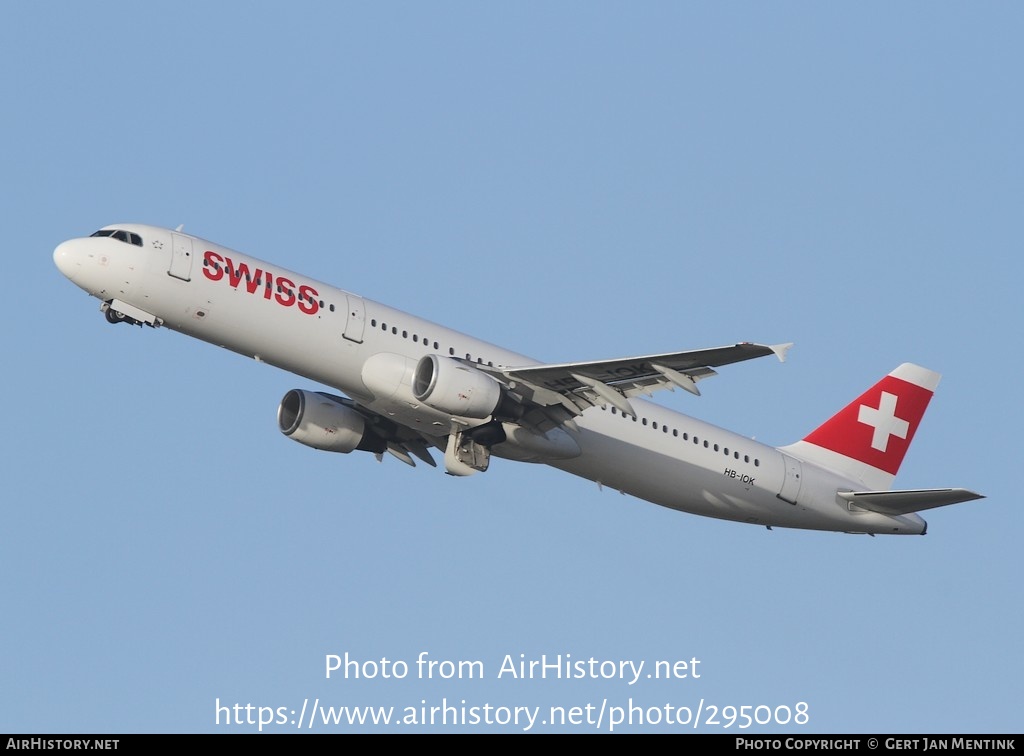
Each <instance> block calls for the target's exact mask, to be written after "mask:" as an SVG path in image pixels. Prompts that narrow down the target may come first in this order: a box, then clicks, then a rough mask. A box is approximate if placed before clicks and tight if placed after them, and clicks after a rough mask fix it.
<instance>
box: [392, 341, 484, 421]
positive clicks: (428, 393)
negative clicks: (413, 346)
mask: <svg viewBox="0 0 1024 756" xmlns="http://www.w3.org/2000/svg"><path fill="white" fill-rule="evenodd" d="M412 394H413V396H415V397H416V399H417V400H419V401H421V402H423V403H424V404H426V405H428V406H429V407H432V408H434V409H436V410H440V411H441V412H447V413H449V414H451V415H456V416H458V417H472V418H477V419H481V420H482V419H483V418H486V417H490V416H491V415H493V414H494V413H495V410H497V409H498V405H499V404H501V400H502V397H503V391H502V386H501V384H500V383H498V381H496V380H494V378H492V377H491V376H489V375H487V374H486V373H483V372H481V371H479V370H476V369H474V368H472V367H470V366H468V365H464V364H463V363H461V362H459V361H458V360H453V359H451V358H450V357H441V356H440V355H436V354H428V355H426V356H425V357H423V358H421V359H420V361H419V363H418V364H417V365H416V374H415V376H414V378H413V383H412Z"/></svg>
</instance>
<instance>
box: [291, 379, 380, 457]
mask: <svg viewBox="0 0 1024 756" xmlns="http://www.w3.org/2000/svg"><path fill="white" fill-rule="evenodd" d="M277 425H278V427H279V428H280V429H281V432H282V433H283V434H284V435H286V436H288V438H290V439H292V440H293V441H298V442H299V443H300V444H305V445H306V446H311V447H313V448H314V449H320V450H321V451H331V452H340V453H342V454H348V453H349V452H350V451H352V450H354V449H361V450H364V451H373V452H377V451H383V450H384V449H385V448H386V446H387V444H386V443H385V442H384V440H383V439H381V438H378V437H377V436H376V435H375V434H373V433H372V432H371V431H369V430H368V429H367V427H366V420H365V419H364V418H363V416H362V415H360V414H359V413H358V412H357V411H356V410H354V409H352V408H351V407H347V406H345V405H344V404H341V403H339V402H337V401H336V400H335V399H333V398H331V397H330V396H329V395H327V394H321V393H318V392H315V391H303V390H302V389H292V390H291V391H289V392H288V393H287V394H285V395H284V399H282V400H281V406H280V407H278V408H277Z"/></svg>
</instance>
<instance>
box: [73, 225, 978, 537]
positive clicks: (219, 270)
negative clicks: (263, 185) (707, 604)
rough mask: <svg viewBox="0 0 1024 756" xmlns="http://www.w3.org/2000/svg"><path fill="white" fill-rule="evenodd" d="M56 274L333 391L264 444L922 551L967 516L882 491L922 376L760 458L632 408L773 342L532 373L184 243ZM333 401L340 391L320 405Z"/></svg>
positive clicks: (495, 352) (518, 361) (908, 371)
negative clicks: (521, 481) (500, 465)
mask: <svg viewBox="0 0 1024 756" xmlns="http://www.w3.org/2000/svg"><path fill="white" fill-rule="evenodd" d="M53 259H54V262H55V263H56V265H57V268H58V269H59V270H60V272H61V273H63V274H64V275H65V276H66V277H67V278H68V279H70V280H71V281H72V282H73V283H75V284H76V285H78V286H79V287H80V288H82V289H84V290H85V291H86V292H87V293H88V294H90V295H91V296H93V297H96V298H97V299H99V300H100V302H101V304H100V310H101V312H102V313H103V314H104V315H105V317H106V319H107V321H109V322H110V323H114V324H118V323H127V324H133V325H140V326H141V325H145V326H149V327H153V328H158V327H163V328H168V329H170V330H173V331H178V332H180V333H183V334H186V335H188V336H192V337H195V338H197V339H200V340H202V341H206V342H209V343H211V344H215V345H217V346H221V347H224V348H226V349H229V350H231V351H234V352H237V353H239V354H242V355H245V356H248V357H251V358H253V359H255V360H257V361H259V362H265V363H268V364H270V365H274V366H276V367H279V368H282V369H284V370H287V371H289V372H292V373H295V374H297V375H299V376H302V377H304V378H306V379H309V380H311V381H314V382H316V383H319V384H323V385H324V386H328V387H330V388H331V389H332V391H319V390H315V389H309V388H297V389H292V390H290V391H288V392H287V393H286V394H285V395H284V398H283V399H282V400H281V402H280V405H279V407H278V410H277V423H278V427H279V429H280V430H281V432H282V433H283V434H284V435H285V436H287V437H288V438H290V439H292V440H294V441H298V442H299V443H301V444H305V445H306V446H310V447H312V448H314V449H319V450H323V451H330V452H338V453H342V454H347V453H350V452H353V451H356V450H359V451H366V452H370V453H373V454H375V455H376V456H377V458H378V460H380V459H382V458H383V455H384V453H389V454H391V455H392V456H394V457H396V458H398V459H399V460H401V461H403V462H405V463H407V464H409V465H413V466H415V464H416V462H415V460H417V459H418V460H421V461H422V462H424V463H426V464H428V465H431V466H435V467H436V464H437V463H436V462H435V460H434V457H433V455H432V454H431V449H436V450H437V451H438V452H441V453H443V460H444V469H445V471H446V472H447V473H448V474H450V475H453V476H466V475H472V474H477V473H481V472H484V471H486V470H487V469H488V466H489V464H490V461H491V457H492V456H496V457H499V458H503V459H510V460H516V461H521V462H533V463H543V464H547V465H550V466H552V467H555V468H557V469H559V470H563V471H565V472H568V473H572V474H573V475H576V476H579V477H582V478H586V479H588V480H590V481H594V482H596V483H597V484H598V485H599V487H601V488H608V489H612V490H617V491H619V492H621V493H623V494H628V495H631V496H635V497H638V498H640V499H644V500H646V501H649V502H653V503H654V504H659V505H661V506H664V507H668V508H671V509H675V510H680V511H683V512H689V513H692V514H696V515H704V516H708V517H715V518H719V519H723V520H733V521H737V522H743V523H751V524H756V525H762V526H766V527H767V528H768V529H769V530H770V529H771V528H773V527H786V528H800V529H808V530H819V531H837V532H843V533H858V534H865V533H866V534H870V535H872V536H873V535H876V534H900V535H915V534H919V535H924V534H925V533H926V532H927V528H928V526H927V523H926V522H925V520H924V519H923V518H922V517H921V516H920V515H919V514H918V512H920V511H923V510H926V509H930V508H933V507H941V506H945V505H949V504H955V503H958V502H964V501H970V500H973V499H980V498H984V497H983V496H982V495H980V494H977V493H975V492H973V491H970V490H966V489H962V488H937V489H917V490H892V485H893V482H894V480H895V477H896V473H897V471H898V470H899V467H900V464H901V462H902V461H903V458H904V455H905V454H906V452H907V449H908V448H909V446H910V442H911V441H912V440H913V438H914V435H915V433H916V432H917V429H918V425H919V424H920V422H921V418H922V417H923V415H924V412H925V409H926V408H927V406H928V402H929V401H930V399H931V397H932V395H933V394H934V392H935V390H936V387H937V386H938V383H939V377H940V376H939V374H938V373H935V372H933V371H931V370H928V369H926V368H923V367H920V366H918V365H914V364H910V363H904V364H902V365H899V366H898V367H896V368H895V369H894V370H893V371H892V372H890V373H889V374H888V375H886V376H884V377H883V378H882V379H881V380H879V381H878V382H877V383H875V384H874V385H873V386H872V387H871V388H869V389H868V390H867V391H865V392H864V393H863V394H861V395H860V396H859V397H858V398H856V399H854V400H853V401H852V402H850V403H849V404H848V405H847V406H846V407H845V408H843V409H842V410H840V411H839V412H838V413H836V414H835V415H834V416H832V417H831V418H830V419H828V420H826V421H825V422H824V423H823V424H822V425H821V426H820V427H818V428H817V429H816V430H814V431H812V432H811V433H810V434H808V435H807V436H805V437H804V438H803V439H801V440H799V441H797V442H795V443H792V444H790V445H788V446H781V447H777V448H776V447H772V446H768V445H765V444H762V443H760V442H757V441H754V440H752V439H750V438H747V437H745V436H742V435H739V434H736V433H733V432H730V431H727V430H724V429H722V428H718V427H716V426H714V425H711V424H708V423H706V422H704V421H702V420H698V419H696V418H693V417H689V416H687V415H684V414H681V413H679V412H676V411H674V410H671V409H669V408H667V407H664V406H662V405H659V404H656V403H654V402H651V401H649V400H648V399H644V398H642V397H644V396H648V397H650V396H652V395H653V392H654V391H657V390H661V389H666V388H668V389H675V388H680V389H682V390H684V391H687V392H689V393H691V394H694V395H697V396H699V395H700V389H699V388H698V385H697V384H698V382H700V381H703V380H705V379H707V378H709V377H711V376H714V375H716V374H717V373H716V368H720V367H723V366H726V365H731V364H734V363H738V362H742V361H745V360H750V359H755V358H759V357H765V356H769V355H775V356H776V357H777V358H778V359H779V360H780V361H784V360H785V357H786V353H787V351H788V350H789V348H790V347H791V346H792V345H791V344H776V345H763V344H754V343H749V342H740V343H736V344H732V345H727V346H722V347H715V348H710V349H697V350H691V351H681V352H667V353H664V354H651V355H643V356H638V357H629V358H624V359H611V360H597V361H590V362H567V363H559V364H543V363H539V362H537V361H536V360H533V359H530V358H529V357H526V356H524V355H521V354H516V353H514V352H511V351H509V350H507V349H502V348H501V347H498V346H495V345H493V344H490V343H487V342H485V341H481V340H480V339H477V338H474V337H472V336H468V335H466V334H463V333H459V332H458V331H454V330H452V329H449V328H445V327H443V326H440V325H438V324H436V323H432V322H430V321H427V320H424V319H422V318H419V317H416V316H414V315H410V314H408V313H406V312H402V311H401V310H398V309H395V308H393V307H389V306H388V305H385V304H382V303H380V302H375V301H372V300H369V299H366V298H364V297H361V296H359V295H358V294H354V293H352V292H349V291H345V290H342V289H338V288H335V287H333V286H330V285H328V284H325V283H323V282H321V281H317V280H314V279H312V278H309V277H307V276H304V275H300V274H298V273H295V272H292V271H290V270H286V269H284V268H281V267H279V266H277V265H273V264H271V263H268V262H264V261H262V260H258V259H256V258H254V257H250V256H248V255H245V254H242V253H241V252H237V251H235V250H232V249H228V248H227V247H223V246H221V245H219V244H215V243H213V242H210V241H207V240H204V239H200V238H198V237H195V236H191V235H189V234H185V233H183V231H182V227H180V226H179V227H178V228H177V229H175V230H170V229H166V228H160V227H157V226H151V225H140V224H117V225H112V226H105V227H103V228H102V229H100V230H99V231H97V232H95V233H94V234H92V235H91V236H88V237H83V238H77V239H71V240H69V241H65V242H63V243H61V244H59V245H58V246H57V247H56V249H55V250H54V253H53ZM334 391H337V392H340V393H333V392H334Z"/></svg>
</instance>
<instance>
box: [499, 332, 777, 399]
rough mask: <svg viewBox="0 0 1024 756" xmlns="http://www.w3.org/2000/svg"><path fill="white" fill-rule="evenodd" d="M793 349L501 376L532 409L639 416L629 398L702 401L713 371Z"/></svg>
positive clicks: (732, 350)
mask: <svg viewBox="0 0 1024 756" xmlns="http://www.w3.org/2000/svg"><path fill="white" fill-rule="evenodd" d="M791 346H792V344H777V345H775V346H766V345H764V344H751V343H741V344H734V345H732V346H724V347H715V348H712V349H698V350H693V351H689V352H667V353H665V354H652V355H646V356H642V357H627V358H623V359H616V360H598V361H593V362H567V363H564V364H559V365H534V366H530V367H522V368H507V369H504V370H501V371H500V373H501V375H503V376H504V377H505V378H506V380H507V381H508V382H509V386H510V388H512V389H513V390H514V391H516V392H517V393H518V394H520V395H521V396H522V397H523V399H524V400H525V401H526V402H527V403H530V404H533V405H536V406H539V407H542V408H543V407H556V406H560V407H562V408H564V409H566V410H568V411H569V412H570V413H571V414H572V415H578V414H580V413H581V412H582V411H583V410H584V409H586V408H587V407H591V406H597V405H601V406H603V405H606V404H611V405H612V406H614V407H618V408H619V409H620V410H621V411H622V412H624V413H625V414H627V415H634V416H635V415H636V413H635V412H634V410H633V408H632V406H631V405H630V403H629V397H632V396H637V395H639V394H648V395H649V394H650V393H651V392H653V391H657V390H659V389H664V388H674V387H676V386H678V387H679V388H682V389H685V390H686V391H689V392H690V393H692V394H696V395H698V396H699V395H700V391H699V390H698V389H697V381H700V380H702V379H704V378H708V377H710V376H712V375H715V374H716V373H715V370H714V368H716V367H721V366H722V365H731V364H732V363H734V362H742V361H744V360H751V359H754V358H755V357H765V356H767V355H770V354H774V355H776V356H777V357H778V358H779V359H780V360H785V357H786V352H787V351H788V350H789V348H790V347H791Z"/></svg>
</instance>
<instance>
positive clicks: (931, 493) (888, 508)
mask: <svg viewBox="0 0 1024 756" xmlns="http://www.w3.org/2000/svg"><path fill="white" fill-rule="evenodd" d="M839 498H841V499H845V500H846V501H848V502H850V503H851V504H855V505H856V506H858V507H861V508H862V509H867V510H868V511H870V512H878V513H879V514H884V515H905V514H910V513H911V512H920V511H921V510H923V509H934V508H935V507H945V506H947V505H949V504H959V503H960V502H961V501H973V500H974V499H984V498H985V497H984V496H982V495H981V494H979V493H975V492H974V491H968V490H967V489H966V488H927V489H924V490H920V491H840V492H839Z"/></svg>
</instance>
